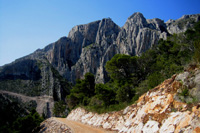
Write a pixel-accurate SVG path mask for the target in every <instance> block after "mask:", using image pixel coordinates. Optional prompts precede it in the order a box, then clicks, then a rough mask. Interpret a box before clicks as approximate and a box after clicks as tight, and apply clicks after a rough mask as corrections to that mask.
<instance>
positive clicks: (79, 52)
mask: <svg viewBox="0 0 200 133" xmlns="http://www.w3.org/2000/svg"><path fill="white" fill-rule="evenodd" d="M199 18H200V15H199V14H198V15H186V16H183V17H182V18H180V19H178V20H174V21H168V22H167V23H164V21H163V20H160V19H158V18H155V19H148V20H147V19H145V17H144V16H143V14H141V13H134V14H133V15H131V16H130V17H129V18H128V19H127V21H126V23H125V24H124V26H123V27H121V28H120V27H119V26H117V25H116V24H115V23H114V22H113V21H112V20H111V19H110V18H106V19H102V20H100V21H95V22H92V23H89V24H85V25H78V26H75V27H74V28H72V30H71V31H70V32H69V35H68V37H63V38H61V39H59V40H58V41H57V42H55V43H53V44H50V45H49V46H47V47H46V48H44V49H43V50H41V52H42V53H43V55H44V56H45V58H46V59H47V60H48V61H49V63H50V64H51V65H53V67H54V68H55V69H56V70H57V71H58V72H59V73H60V74H61V75H62V76H64V77H65V78H66V79H67V80H68V81H71V82H73V83H74V82H75V80H76V79H78V78H83V76H84V74H85V73H87V72H91V73H93V74H94V75H95V78H96V82H97V83H103V82H106V81H107V79H108V77H107V73H106V71H105V68H104V66H105V64H106V62H107V61H108V60H110V59H111V58H112V57H113V56H114V55H115V54H117V53H121V54H129V55H141V54H142V53H143V52H145V51H146V50H148V49H149V48H151V47H152V46H153V45H156V44H157V43H158V40H159V39H161V38H162V39H166V38H167V36H168V35H170V34H174V33H180V32H184V31H186V30H187V29H188V28H190V27H192V26H193V24H194V22H197V21H199ZM180 24H181V26H182V27H181V28H177V27H180ZM174 29H176V30H174Z"/></svg>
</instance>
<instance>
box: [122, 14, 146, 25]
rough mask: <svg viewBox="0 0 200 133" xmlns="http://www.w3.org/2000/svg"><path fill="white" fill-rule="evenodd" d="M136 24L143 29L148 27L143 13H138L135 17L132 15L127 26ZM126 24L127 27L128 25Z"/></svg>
mask: <svg viewBox="0 0 200 133" xmlns="http://www.w3.org/2000/svg"><path fill="white" fill-rule="evenodd" d="M127 23H129V24H136V25H140V26H141V27H143V26H146V25H147V21H146V18H145V17H144V16H143V14H142V13H140V12H136V13H134V14H133V15H131V16H130V17H129V18H128V19H127V21H126V24H127ZM126 24H125V25H126Z"/></svg>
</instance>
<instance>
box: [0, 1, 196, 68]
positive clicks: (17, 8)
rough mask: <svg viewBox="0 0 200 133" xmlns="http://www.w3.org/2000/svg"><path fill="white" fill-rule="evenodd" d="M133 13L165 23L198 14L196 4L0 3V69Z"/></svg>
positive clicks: (100, 2)
mask: <svg viewBox="0 0 200 133" xmlns="http://www.w3.org/2000/svg"><path fill="white" fill-rule="evenodd" d="M135 12H141V13H142V14H143V15H144V17H145V18H146V19H152V18H160V19H162V20H164V21H165V22H166V21H167V20H169V19H178V18H180V17H182V16H183V15H185V14H198V13H200V0H0V66H2V65H4V64H7V63H11V62H12V61H14V60H15V59H17V58H20V57H23V56H26V55H28V54H30V53H32V52H34V51H35V50H37V49H38V48H40V49H42V48H44V47H45V46H47V45H48V44H50V43H53V42H55V41H57V40H58V39H59V38H61V37H63V36H67V35H68V33H69V31H70V30H71V29H72V28H73V27H74V26H76V25H80V24H87V23H89V22H92V21H96V20H101V19H103V18H108V17H110V18H111V19H112V20H113V21H114V22H115V23H116V24H117V25H119V26H120V27H122V26H123V25H124V24H125V22H126V20H127V18H128V17H129V16H131V15H132V14H133V13H135Z"/></svg>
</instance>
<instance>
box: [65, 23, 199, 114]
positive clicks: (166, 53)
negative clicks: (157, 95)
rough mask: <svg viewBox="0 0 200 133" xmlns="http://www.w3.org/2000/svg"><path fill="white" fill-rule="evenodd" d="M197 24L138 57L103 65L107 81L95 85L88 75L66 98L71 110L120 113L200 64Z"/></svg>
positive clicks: (119, 57)
mask: <svg viewBox="0 0 200 133" xmlns="http://www.w3.org/2000/svg"><path fill="white" fill-rule="evenodd" d="M199 37H200V22H198V23H197V24H196V25H195V26H194V28H193V29H189V30H187V31H186V32H185V33H182V34H178V35H176V34H174V35H172V36H170V37H168V39H167V40H160V41H159V43H158V45H156V46H155V47H153V48H152V49H150V50H148V51H146V52H145V53H143V54H142V55H141V56H139V57H137V56H129V55H123V54H117V55H115V56H114V57H113V58H112V59H111V60H110V61H108V62H107V63H106V66H105V68H106V71H107V72H108V74H109V76H110V81H109V82H107V83H106V84H95V78H94V75H92V74H91V73H87V74H86V75H85V77H84V79H82V80H77V82H76V85H75V86H74V87H73V88H72V89H71V92H70V95H68V96H67V103H68V106H69V108H70V109H73V108H75V107H77V106H83V107H84V108H86V109H89V110H90V111H96V112H99V113H102V112H107V111H113V110H119V109H121V108H123V107H125V106H126V105H128V104H131V103H133V102H135V101H136V100H137V99H138V97H139V96H141V95H142V94H143V93H145V92H146V91H148V90H149V89H152V88H154V87H155V86H157V85H158V84H160V83H161V82H162V81H163V80H165V79H167V78H169V77H171V76H172V75H173V74H175V73H178V72H181V71H183V70H184V67H185V66H186V65H187V64H188V63H192V62H196V63H198V62H200V38H199Z"/></svg>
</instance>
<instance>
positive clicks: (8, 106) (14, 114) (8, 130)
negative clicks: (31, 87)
mask: <svg viewBox="0 0 200 133" xmlns="http://www.w3.org/2000/svg"><path fill="white" fill-rule="evenodd" d="M0 102H1V103H2V104H1V106H0V118H1V119H0V133H30V132H33V131H34V132H37V131H38V130H39V128H37V127H39V125H40V123H41V122H42V121H43V120H44V119H43V118H42V117H40V115H39V114H38V113H37V112H36V110H35V109H34V108H35V107H36V103H34V102H31V104H30V103H27V104H26V103H25V104H24V103H22V102H21V101H20V100H19V99H16V98H14V97H5V96H4V95H1V94H0Z"/></svg>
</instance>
